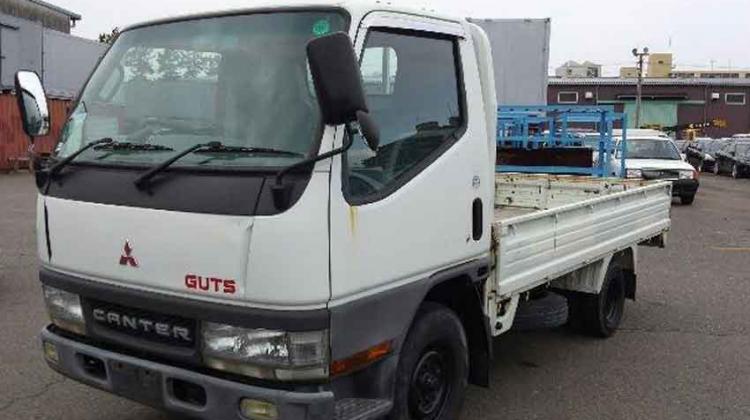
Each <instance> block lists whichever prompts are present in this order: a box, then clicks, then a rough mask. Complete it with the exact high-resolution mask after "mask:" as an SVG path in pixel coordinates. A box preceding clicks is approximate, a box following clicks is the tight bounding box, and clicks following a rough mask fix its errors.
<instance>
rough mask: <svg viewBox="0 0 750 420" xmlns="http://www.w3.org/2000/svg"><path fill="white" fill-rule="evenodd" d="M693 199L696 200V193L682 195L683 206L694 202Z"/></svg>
mask: <svg viewBox="0 0 750 420" xmlns="http://www.w3.org/2000/svg"><path fill="white" fill-rule="evenodd" d="M693 201H695V194H693V195H682V196H680V203H682V205H683V206H689V205H691V204H693Z"/></svg>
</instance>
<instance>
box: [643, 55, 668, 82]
mask: <svg viewBox="0 0 750 420" xmlns="http://www.w3.org/2000/svg"><path fill="white" fill-rule="evenodd" d="M672 63H673V59H672V54H671V53H652V54H651V55H649V56H648V72H647V73H646V77H654V78H666V77H669V76H670V75H671V74H672V67H673V66H672Z"/></svg>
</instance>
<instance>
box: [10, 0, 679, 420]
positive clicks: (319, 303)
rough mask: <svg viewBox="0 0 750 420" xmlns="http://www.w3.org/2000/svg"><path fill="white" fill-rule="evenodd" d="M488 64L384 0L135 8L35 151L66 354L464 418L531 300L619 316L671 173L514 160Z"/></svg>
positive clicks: (286, 399)
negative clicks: (517, 167)
mask: <svg viewBox="0 0 750 420" xmlns="http://www.w3.org/2000/svg"><path fill="white" fill-rule="evenodd" d="M496 59H502V57H496ZM492 69H493V57H492V54H491V49H490V45H489V43H488V40H487V37H486V36H485V33H484V32H483V31H482V30H481V29H480V28H479V27H478V26H476V25H474V24H472V23H470V22H468V21H467V20H465V19H459V18H453V17H448V16H441V15H437V14H435V13H432V12H429V11H423V10H410V9H402V8H397V7H391V6H387V5H385V4H380V3H377V4H362V3H352V2H342V3H337V4H336V5H335V6H331V5H326V4H317V5H316V4H312V5H308V6H288V7H287V6H278V7H274V8H266V9H254V10H240V11H231V12H223V13H214V14H204V15H198V16H188V17H180V18H175V19H168V20H162V21H157V22H152V23H147V24H142V25H137V26H133V27H131V28H128V29H126V30H124V31H123V32H122V33H121V34H120V36H119V37H118V39H117V40H116V42H115V43H114V44H113V45H112V47H111V48H110V50H109V51H108V53H107V54H106V56H105V57H104V58H103V59H102V61H101V62H100V64H99V65H98V67H97V68H96V70H95V71H94V73H93V74H92V76H91V78H90V80H89V81H88V83H87V85H86V87H85V89H84V91H83V92H82V94H81V96H80V98H79V101H78V103H77V105H76V106H75V108H74V109H73V110H72V112H71V114H70V117H69V120H68V121H67V123H66V126H65V129H64V131H63V134H62V136H61V138H60V142H59V146H58V148H57V152H56V154H55V156H53V157H52V159H51V160H50V161H49V162H46V163H45V164H44V167H45V168H44V169H43V170H40V171H38V172H37V185H38V187H39V191H40V194H39V200H38V207H37V217H38V222H37V232H38V236H37V239H38V253H39V260H40V266H41V267H40V280H41V283H42V288H43V293H44V298H45V302H46V305H47V308H48V312H49V315H50V318H51V324H50V325H49V326H48V327H46V328H44V330H43V331H42V333H41V342H42V346H43V352H44V357H45V358H46V361H47V362H48V364H49V366H50V367H51V368H53V369H55V370H56V371H58V372H60V373H61V374H63V375H65V376H67V377H70V378H73V379H75V380H77V381H80V382H82V383H85V384H88V385H91V386H93V387H96V388H99V389H103V390H106V391H109V392H112V393H114V394H117V395H120V396H123V397H125V398H129V399H132V400H135V401H138V402H141V403H144V404H148V405H152V406H154V407H158V408H161V409H164V410H168V411H171V412H175V413H179V414H182V415H187V416H190V417H196V418H205V419H214V420H216V419H254V420H255V419H295V420H304V419H337V420H355V419H357V420H361V419H375V418H382V417H384V416H387V417H389V418H392V419H436V420H437V419H455V418H457V417H458V415H459V411H460V408H461V402H462V400H463V395H464V392H465V389H466V387H467V384H469V383H472V384H477V385H484V386H487V385H488V384H489V378H488V376H489V370H490V368H489V366H490V363H491V358H492V338H493V337H496V336H498V335H500V334H503V333H505V332H507V331H508V330H509V329H511V328H512V327H513V325H514V321H516V320H520V319H521V318H523V319H524V322H526V321H528V320H529V317H532V318H533V313H530V311H529V308H538V309H543V311H542V312H543V313H544V314H545V316H546V315H550V314H551V315H555V314H557V315H561V314H562V315H561V316H553V318H555V320H554V321H555V322H554V324H555V325H559V324H560V323H562V322H565V319H564V318H567V315H568V306H569V307H570V322H571V323H573V324H575V325H577V326H578V327H580V329H581V330H582V331H584V332H587V333H589V334H592V335H595V336H600V337H606V336H609V335H611V334H612V333H614V332H615V331H616V329H617V328H618V325H619V324H620V321H621V319H622V315H623V305H624V301H625V299H626V298H634V297H635V291H636V270H637V254H638V252H637V251H638V245H639V244H648V245H661V246H663V245H664V242H665V239H666V234H667V232H668V230H669V228H670V200H671V185H670V184H669V183H664V182H659V181H656V182H645V181H641V180H621V179H596V178H586V177H576V176H551V175H544V174H540V175H521V174H503V175H497V174H496V173H495V162H496V153H497V151H496V150H497V149H496V138H495V135H496V134H495V133H496V109H497V108H496V97H495V89H494V82H493V70H492ZM360 71H361V74H362V76H361V75H360ZM363 80H364V82H363ZM16 88H17V92H18V98H19V106H20V107H21V111H22V119H23V123H24V128H25V130H26V131H27V133H28V134H29V135H30V136H32V138H33V137H34V136H38V135H42V134H45V133H46V132H47V131H48V129H49V115H48V112H47V109H46V99H45V96H44V90H43V88H42V85H41V84H40V82H39V80H38V78H37V77H36V75H35V74H33V73H30V72H20V73H18V75H17V77H16ZM552 297H554V299H551V298H552ZM561 301H562V302H563V303H564V305H563V306H560V305H552V304H550V305H546V304H543V302H553V303H559V302H561ZM563 312H564V313H563ZM522 315H523V317H522ZM551 315H550V316H551ZM545 319H546V320H547V321H549V317H547V318H545ZM545 319H542V320H541V321H542V322H543V323H544V321H545ZM549 324H550V323H549V322H547V324H546V325H549Z"/></svg>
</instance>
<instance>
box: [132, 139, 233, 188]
mask: <svg viewBox="0 0 750 420" xmlns="http://www.w3.org/2000/svg"><path fill="white" fill-rule="evenodd" d="M220 147H221V143H219V142H218V141H214V142H211V143H203V144H196V145H195V146H193V147H190V148H188V149H185V150H183V151H181V152H180V153H178V154H176V155H174V156H172V157H171V158H169V159H167V160H165V161H164V162H162V163H160V164H158V165H157V166H155V167H153V168H152V169H149V171H148V172H146V173H145V174H143V175H141V176H139V177H138V178H136V180H135V181H133V183H134V184H135V186H136V188H138V189H139V190H142V189H143V188H145V187H146V186H147V185H148V182H149V181H151V179H152V178H153V177H155V176H156V175H157V174H159V173H160V172H163V171H164V170H165V169H167V168H169V167H170V166H172V165H173V164H174V163H175V162H177V161H178V160H180V159H182V158H184V157H185V156H187V155H189V154H192V153H195V152H197V151H199V150H201V149H206V150H208V149H213V148H220Z"/></svg>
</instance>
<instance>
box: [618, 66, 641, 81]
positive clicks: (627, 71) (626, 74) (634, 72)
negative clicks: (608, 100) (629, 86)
mask: <svg viewBox="0 0 750 420" xmlns="http://www.w3.org/2000/svg"><path fill="white" fill-rule="evenodd" d="M636 77H638V68H637V67H620V78H622V79H635V78H636Z"/></svg>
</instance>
